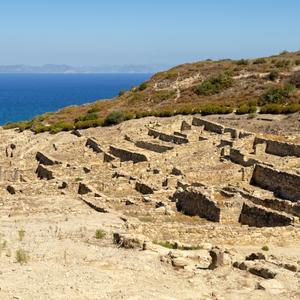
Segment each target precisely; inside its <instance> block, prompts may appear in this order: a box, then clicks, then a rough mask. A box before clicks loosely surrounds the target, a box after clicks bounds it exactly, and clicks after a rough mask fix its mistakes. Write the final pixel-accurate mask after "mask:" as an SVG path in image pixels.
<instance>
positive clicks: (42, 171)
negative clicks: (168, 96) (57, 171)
mask: <svg viewBox="0 0 300 300" xmlns="http://www.w3.org/2000/svg"><path fill="white" fill-rule="evenodd" d="M35 173H36V174H37V176H38V178H40V179H46V180H51V179H54V176H53V172H52V171H50V170H47V169H46V168H44V167H43V166H42V165H38V167H37V169H36V171H35Z"/></svg>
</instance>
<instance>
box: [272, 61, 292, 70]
mask: <svg viewBox="0 0 300 300" xmlns="http://www.w3.org/2000/svg"><path fill="white" fill-rule="evenodd" d="M290 64H291V61H290V60H289V59H281V60H278V61H277V62H276V63H275V66H276V68H281V69H285V68H288V67H289V66H290Z"/></svg>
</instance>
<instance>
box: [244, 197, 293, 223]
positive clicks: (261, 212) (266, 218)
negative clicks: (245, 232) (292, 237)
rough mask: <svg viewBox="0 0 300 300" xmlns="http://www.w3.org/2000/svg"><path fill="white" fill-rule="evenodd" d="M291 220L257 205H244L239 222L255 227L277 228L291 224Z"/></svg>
mask: <svg viewBox="0 0 300 300" xmlns="http://www.w3.org/2000/svg"><path fill="white" fill-rule="evenodd" d="M293 221H294V220H293V218H291V217H289V216H287V215H285V214H283V213H279V212H275V211H272V210H269V209H267V208H264V207H262V206H259V205H254V204H251V203H244V204H243V208H242V211H241V215H240V219H239V222H240V223H241V224H244V225H249V226H255V227H277V226H288V225H291V224H293Z"/></svg>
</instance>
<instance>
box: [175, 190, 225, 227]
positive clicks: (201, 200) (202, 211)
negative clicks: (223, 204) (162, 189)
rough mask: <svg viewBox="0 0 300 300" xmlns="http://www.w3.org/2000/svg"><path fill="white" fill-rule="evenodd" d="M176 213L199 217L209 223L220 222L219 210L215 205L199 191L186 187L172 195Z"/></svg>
mask: <svg viewBox="0 0 300 300" xmlns="http://www.w3.org/2000/svg"><path fill="white" fill-rule="evenodd" d="M173 199H175V200H176V201H177V202H176V207H177V210H178V211H181V212H183V213H184V214H186V215H189V216H199V217H201V218H205V219H207V220H209V221H213V222H220V213H221V210H220V208H219V207H218V206H217V203H216V202H215V201H214V200H212V199H210V198H209V197H208V196H207V195H205V194H204V193H203V192H202V191H201V190H200V189H197V188H194V187H188V188H186V189H185V190H182V191H180V190H179V191H176V192H175V194H174V195H173Z"/></svg>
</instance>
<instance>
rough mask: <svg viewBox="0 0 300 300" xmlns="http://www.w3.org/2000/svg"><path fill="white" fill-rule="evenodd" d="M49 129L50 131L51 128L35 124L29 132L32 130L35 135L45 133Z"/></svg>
mask: <svg viewBox="0 0 300 300" xmlns="http://www.w3.org/2000/svg"><path fill="white" fill-rule="evenodd" d="M50 129H51V126H45V125H43V124H35V125H34V126H33V127H32V128H31V130H32V131H33V132H34V133H36V134H38V133H42V132H47V131H49V130H50Z"/></svg>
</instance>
